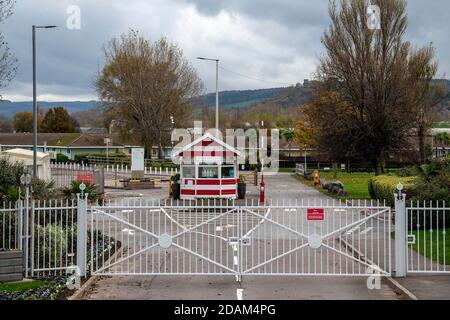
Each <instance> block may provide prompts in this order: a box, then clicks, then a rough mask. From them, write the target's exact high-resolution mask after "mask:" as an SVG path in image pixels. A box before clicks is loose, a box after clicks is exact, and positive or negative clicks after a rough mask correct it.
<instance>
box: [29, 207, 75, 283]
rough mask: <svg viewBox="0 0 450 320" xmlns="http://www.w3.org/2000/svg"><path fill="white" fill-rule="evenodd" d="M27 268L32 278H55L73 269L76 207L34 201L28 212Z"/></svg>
mask: <svg viewBox="0 0 450 320" xmlns="http://www.w3.org/2000/svg"><path fill="white" fill-rule="evenodd" d="M30 221H31V226H30V228H29V230H30V233H31V234H30V236H31V243H30V259H29V260H30V262H29V263H30V265H29V266H28V267H29V269H30V271H31V274H32V275H34V276H44V275H57V274H60V273H61V272H62V271H65V270H66V269H67V268H68V267H69V266H72V265H76V264H77V261H76V243H77V239H76V237H77V203H76V202H75V201H73V200H50V201H36V202H33V203H32V208H31V210H30Z"/></svg>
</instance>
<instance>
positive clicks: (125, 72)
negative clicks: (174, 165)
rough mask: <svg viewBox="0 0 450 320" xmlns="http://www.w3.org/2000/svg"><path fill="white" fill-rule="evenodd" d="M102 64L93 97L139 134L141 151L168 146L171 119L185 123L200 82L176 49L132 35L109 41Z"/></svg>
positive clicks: (176, 47)
mask: <svg viewBox="0 0 450 320" xmlns="http://www.w3.org/2000/svg"><path fill="white" fill-rule="evenodd" d="M104 53H105V58H106V63H105V66H104V67H103V70H102V71H101V72H100V74H99V75H98V78H97V80H96V83H95V85H96V88H97V92H98V94H99V96H100V99H101V100H102V101H103V102H105V105H106V106H107V109H110V110H111V109H113V110H114V112H110V114H113V115H115V117H116V118H117V119H118V120H120V121H117V122H118V123H124V121H125V123H126V126H127V129H128V130H132V129H134V130H135V132H136V133H137V134H139V135H140V138H141V142H142V143H144V145H145V147H146V151H147V153H148V152H151V149H152V146H153V145H155V144H157V145H158V146H159V157H160V158H162V148H163V145H164V144H166V143H167V142H168V141H169V139H168V138H169V137H170V134H169V133H170V131H171V128H172V123H171V116H172V117H173V119H174V121H175V125H176V126H182V125H184V124H186V122H187V121H188V120H189V117H190V115H191V112H192V107H191V105H190V102H189V101H190V99H191V98H192V97H194V96H197V95H198V94H199V93H200V92H201V91H202V83H201V81H200V79H199V77H198V75H197V73H196V71H195V70H194V69H193V67H192V66H191V65H190V64H189V63H188V61H187V60H186V59H185V58H184V56H183V53H182V51H181V50H180V49H179V48H178V46H177V45H176V44H172V43H169V42H168V41H167V40H166V39H165V38H161V39H160V40H158V41H156V42H150V41H148V40H146V39H145V38H143V37H141V36H140V35H139V33H138V32H137V31H133V30H132V31H130V32H129V33H128V34H124V35H122V36H121V37H119V38H114V39H112V40H111V41H110V42H109V43H108V44H107V45H106V46H105V48H104Z"/></svg>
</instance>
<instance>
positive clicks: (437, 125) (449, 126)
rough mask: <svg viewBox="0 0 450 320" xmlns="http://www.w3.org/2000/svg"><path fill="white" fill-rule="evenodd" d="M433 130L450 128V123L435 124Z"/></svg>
mask: <svg viewBox="0 0 450 320" xmlns="http://www.w3.org/2000/svg"><path fill="white" fill-rule="evenodd" d="M433 128H450V121H443V122H437V123H435V124H433Z"/></svg>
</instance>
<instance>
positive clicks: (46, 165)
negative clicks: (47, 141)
mask: <svg viewBox="0 0 450 320" xmlns="http://www.w3.org/2000/svg"><path fill="white" fill-rule="evenodd" d="M0 157H2V158H7V159H8V160H9V161H10V162H12V163H16V162H19V163H22V164H23V165H24V166H25V167H27V168H28V169H29V172H33V151H31V150H26V149H10V150H6V151H2V152H0ZM36 158H37V176H38V178H39V179H42V180H45V181H51V180H52V176H51V171H50V170H51V169H50V159H51V155H50V154H49V153H43V152H37V157H36Z"/></svg>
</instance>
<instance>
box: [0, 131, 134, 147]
mask: <svg viewBox="0 0 450 320" xmlns="http://www.w3.org/2000/svg"><path fill="white" fill-rule="evenodd" d="M105 138H109V136H108V135H107V134H89V133H39V134H38V142H37V144H38V145H39V146H43V145H44V144H46V145H47V146H48V147H106V144H105V141H104V139H105ZM0 145H4V146H8V145H10V146H31V145H33V134H31V133H0ZM110 146H112V147H123V146H125V144H123V143H121V141H120V139H119V138H118V137H115V136H114V137H112V144H110Z"/></svg>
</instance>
